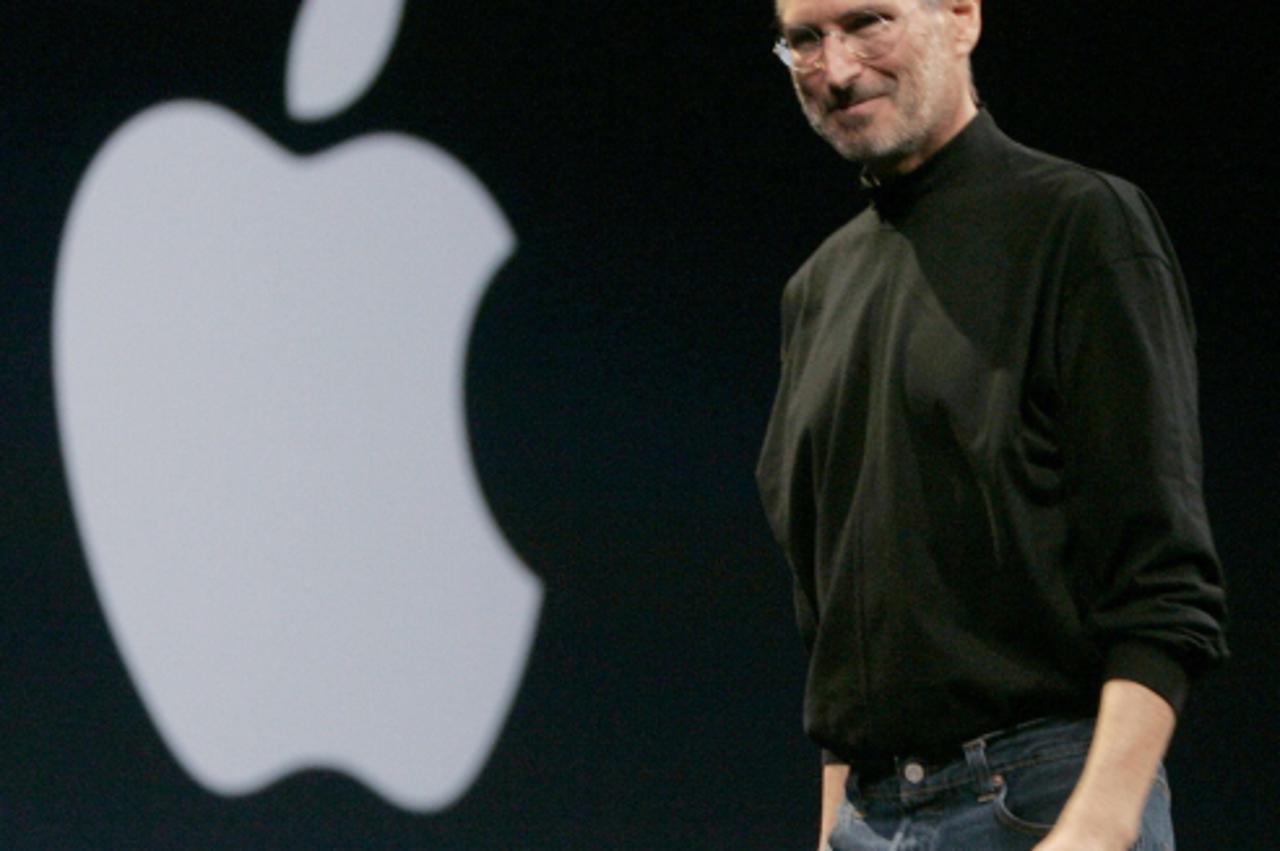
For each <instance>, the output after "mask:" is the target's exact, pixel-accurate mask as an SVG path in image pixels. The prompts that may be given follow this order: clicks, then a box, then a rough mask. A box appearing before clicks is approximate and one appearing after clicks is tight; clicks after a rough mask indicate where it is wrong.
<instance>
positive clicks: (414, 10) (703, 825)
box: [0, 0, 1280, 851]
mask: <svg viewBox="0 0 1280 851" xmlns="http://www.w3.org/2000/svg"><path fill="white" fill-rule="evenodd" d="M1149 6H1152V4H1116V3H1099V2H1081V3H1071V4H1039V3H1000V4H996V3H993V4H991V5H990V6H989V7H988V8H987V9H986V27H987V31H986V33H985V35H984V37H983V43H982V45H981V47H980V48H979V51H978V54H977V56H976V57H975V65H976V68H977V78H978V83H979V87H980V89H981V90H982V94H983V96H984V99H985V100H986V101H987V103H988V104H989V105H990V107H991V109H992V112H993V114H994V115H995V117H996V119H997V121H998V122H999V123H1000V124H1001V126H1002V127H1003V128H1004V129H1005V130H1006V131H1007V132H1008V133H1010V135H1012V136H1014V137H1015V138H1017V139H1019V140H1020V141H1023V142H1025V143H1027V144H1030V145H1032V146H1035V147H1040V148H1044V149H1047V150H1050V151H1052V152H1054V153H1057V154H1060V155H1063V156H1066V157H1068V158H1071V159H1074V160H1077V161H1080V162H1084V163H1086V164H1089V165H1092V166H1096V167H1099V168H1102V169H1105V170H1107V171H1111V172H1114V173H1118V174H1121V175H1123V176H1125V177H1128V178H1130V179H1132V180H1134V181H1135V182H1137V183H1138V184H1139V185H1140V186H1142V187H1143V188H1144V189H1146V190H1147V192H1148V193H1149V194H1150V195H1151V196H1152V198H1153V199H1154V201H1155V203H1156V205H1157V206H1158V207H1159V208H1160V210H1161V213H1162V215H1163V216H1164V219H1165V223H1166V225H1167V226H1168V229H1169V231H1170V232H1171V234H1172V236H1173V238H1174V241H1175V243H1176V244H1177V246H1178V248H1179V252H1180V256H1181V259H1182V261H1183V264H1184V266H1185V267H1186V270H1187V273H1188V277H1189V279H1190V281H1191V287H1192V297H1193V300H1194V303H1195V307H1196V310H1197V315H1198V320H1199V324H1200V358H1201V377H1202V400H1203V427H1204V440H1205V460H1206V477H1207V480H1206V486H1207V498H1208V502H1209V509H1210V513H1211V517H1212V519H1213V521H1214V524H1215V530H1216V534H1217V537H1218V542H1219V548H1220V550H1221V554H1222V556H1223V559H1224V561H1225V563H1226V566H1227V570H1228V576H1229V581H1230V588H1231V591H1232V597H1231V602H1232V605H1233V621H1232V627H1231V630H1232V631H1231V639H1232V644H1233V650H1234V653H1235V658H1234V659H1233V660H1232V662H1231V663H1230V665H1229V666H1228V667H1227V668H1226V669H1224V670H1223V671H1221V672H1219V673H1216V674H1214V675H1212V676H1211V677H1210V679H1209V680H1208V681H1206V682H1205V683H1204V684H1202V685H1201V687H1200V688H1199V689H1198V690H1197V691H1196V693H1195V694H1194V695H1193V698H1192V701H1191V703H1190V706H1189V707H1188V709H1187V710H1186V712H1185V714H1184V717H1183V720H1182V723H1181V728H1180V732H1179V734H1178V737H1177V739H1176V741H1175V744H1174V748H1173V752H1172V754H1171V755H1170V759H1169V765H1170V773H1171V775H1172V779H1173V784H1174V792H1175V811H1176V819H1177V824H1178V829H1179V831H1180V837H1179V838H1180V847H1181V848H1184V849H1191V851H1195V849H1222V848H1232V849H1261V848H1280V832H1278V829H1277V826H1276V820H1275V813H1276V812H1277V811H1278V810H1280V796H1278V795H1277V794H1276V791H1275V790H1276V783H1275V781H1274V772H1275V767H1276V758H1277V756H1280V724H1277V721H1280V680H1278V679H1277V669H1276V665H1275V661H1274V660H1275V659H1276V658H1277V656H1278V655H1280V630H1278V629H1277V628H1276V626H1275V625H1274V621H1273V616H1274V614H1275V613H1276V611H1277V610H1278V604H1280V582H1278V581H1277V579H1276V575H1275V557H1276V553H1277V541H1278V538H1280V536H1278V535H1277V529H1280V499H1278V498H1277V496H1278V493H1277V491H1278V488H1277V485H1278V483H1280V475H1278V473H1277V464H1276V462H1277V459H1278V453H1277V449H1278V448H1280V440H1277V437H1276V430H1275V425H1276V422H1277V415H1278V414H1280V404H1278V403H1277V394H1276V383H1277V382H1276V376H1275V369H1276V366H1277V357H1276V346H1277V342H1276V334H1277V330H1276V328H1277V319H1278V318H1280V317H1278V311H1277V304H1278V301H1280V299H1278V298H1277V294H1276V276H1275V271H1276V269H1277V259H1278V258H1277V245H1278V244H1280V243H1278V242H1277V230H1276V224H1277V222H1276V215H1275V209H1276V202H1277V183H1276V181H1275V168H1274V161H1275V159H1276V156H1275V155H1276V146H1275V144H1274V141H1273V140H1274V135H1273V132H1274V131H1270V130H1269V129H1268V128H1267V127H1266V126H1265V125H1267V124H1268V122H1267V121H1264V120H1263V118H1262V117H1261V116H1269V115H1271V114H1273V113H1274V112H1275V109H1276V107H1277V105H1278V103H1277V102H1278V98H1277V85H1276V83H1277V77H1278V76H1280V75H1277V67H1276V61H1275V58H1274V45H1275V44H1276V43H1277V39H1276V35H1277V33H1276V32H1275V31H1274V28H1272V29H1270V30H1268V29H1267V27H1266V25H1265V24H1264V23H1263V14H1262V12H1263V10H1264V9H1265V8H1266V4H1228V5H1219V6H1210V7H1205V6H1204V4H1193V3H1190V2H1167V3H1160V4H1154V7H1153V8H1148V7H1149ZM3 8H4V10H5V11H3V12H0V16H3V17H2V18H0V24H2V28H0V32H3V37H4V49H3V51H2V52H0V85H3V87H4V89H3V96H2V98H3V99H2V101H0V109H2V112H0V190H2V195H0V210H2V211H3V212H2V214H0V276H2V278H0V445H2V447H3V448H2V450H0V476H2V478H0V847H4V848H6V849H34V848H53V849H78V848H293V847H296V848H384V847H385V848H393V847H395V848H403V847H419V848H459V849H462V848H465V849H477V848H486V849H487V848H521V849H525V848H528V849H541V848H587V847H591V848H636V849H666V848H681V849H683V848H726V849H727V848H734V849H740V848H741V849H745V848H755V849H784V848H807V847H811V846H812V844H813V838H814V830H815V822H816V807H817V782H818V764H817V755H816V753H815V752H814V751H813V749H812V748H811V746H810V745H809V744H808V743H807V742H806V741H805V740H804V738H803V736H802V734H801V733H800V730H799V714H800V690H801V683H802V678H803V657H802V652H801V648H800V645H799V641H798V639H797V638H796V637H795V633H794V627H793V624H792V621H791V612H790V603H789V596H788V595H789V583H788V581H787V578H786V575H785V572H784V571H783V569H782V568H781V566H780V564H779V561H778V559H777V557H776V555H775V553H774V549H773V547H772V544H771V542H770V540H769V538H768V536H767V533H766V531H765V528H764V521H763V517H762V515H761V513H760V510H759V508H758V504H757V501H756V496H755V492H754V485H753V482H752V478H751V471H752V467H753V464H754V457H755V452H756V449H757V446H758V443H759V440H760V438H761V435H762V432H763V426H764V421H765V417H766V415H767V411H768V406H769V402H770V400H771V395H772V390H773V382H774V379H775V377H776V363H777V361H776V353H777V345H778V337H777V312H776V306H777V300H778V296H779V294H780V291H781V286H782V284H783V282H784V281H785V280H786V278H787V276H788V275H789V274H790V272H791V271H792V270H793V269H794V267H795V266H797V265H798V264H799V263H800V262H801V261H802V260H803V258H804V257H805V256H806V255H807V254H808V253H809V252H810V251H811V250H812V249H813V248H814V247H815V246H816V245H817V243H818V242H819V241H820V240H821V239H822V237H823V236H825V235H826V234H827V233H828V232H829V231H830V230H832V229H833V228H834V227H836V226H837V225H839V224H840V223H841V222H843V221H844V220H846V219H847V218H848V217H849V216H850V215H851V214H853V213H854V212H856V211H857V209H858V208H859V207H860V205H861V203H862V202H861V200H860V199H859V197H858V195H857V193H856V191H855V176H856V174H855V171H854V170H853V167H852V166H850V165H848V164H846V163H844V162H842V161H841V160H839V159H838V158H837V157H836V156H835V155H834V154H833V153H831V152H830V151H829V150H828V149H827V148H826V147H825V146H824V144H823V143H822V142H821V141H820V140H818V139H817V138H816V137H813V135H812V134H811V133H810V131H809V130H808V128H807V127H806V126H805V124H804V122H803V120H802V119H801V118H800V115H799V111H798V109H797V108H796V105H795V103H794V99H793V96H792V95H791V92H790V90H789V83H788V81H787V78H786V76H785V73H784V71H783V69H782V68H781V66H779V65H777V63H776V61H775V60H774V59H773V57H771V56H770V55H769V52H768V47H769V42H770V39H771V29H770V26H771V7H770V3H769V0H759V2H758V3H753V4H745V5H742V4H691V5H690V7H688V8H684V7H668V6H663V5H660V4H659V5H655V4H634V3H633V4H625V5H616V6H613V5H608V4H603V3H585V4H584V3H550V2H543V3H515V2H509V1H507V0H491V2H488V3H484V4H464V3H456V2H455V3H443V2H441V3H428V2H415V0H410V2H409V4H408V10H407V12H406V17H405V20H404V24H403V27H402V30H401V32H400V35H399V37H398V42H397V46H396V50H395V52H394V53H393V54H392V56H391V59H390V62H389V64H388V66H387V68H386V69H385V71H384V73H383V75H382V77H381V78H380V79H379V81H378V82H377V84H376V85H375V87H374V88H373V89H372V90H371V91H370V92H369V94H368V95H367V96H366V97H365V98H364V99H363V100H361V101H360V102H359V103H358V104H356V105H355V106H354V107H353V108H352V109H350V110H348V111H346V112H344V113H343V114H341V115H339V116H337V117H336V118H335V119H334V120H332V121H329V122H325V123H321V124H318V125H315V126H300V125H297V124H295V123H292V122H291V121H289V120H288V119H287V117H286V114H285V110H284V103H283V82H282V81H283V75H284V66H285V56H286V50H287V47H288V41H289V35H290V32H291V28H292V24H293V19H294V16H295V13H296V10H297V7H296V4H295V3H293V2H253V3H249V2H211V0H200V2H196V0H166V2H163V3H157V2H142V0H131V1H127V0H99V2H92V0H65V2H56V3H51V2H47V0H9V2H7V3H5V4H4V7H3ZM180 97H196V98H202V99H208V100H214V101H217V102H219V103H222V104H224V105H226V106H227V107H229V108H231V109H233V110H235V111H237V112H238V113H240V114H241V115H243V116H245V117H246V118H247V119H248V120H250V121H252V122H253V123H255V124H256V125H257V126H258V127H260V128H262V129H263V130H264V131H265V132H267V133H268V134H270V135H271V136H273V137H274V138H275V139H276V140H277V141H278V142H280V143H281V144H282V145H284V146H286V147H288V148H290V149H292V150H294V151H295V152H298V153H308V152H313V151H318V150H321V149H324V148H326V147H329V146H332V145H334V144H336V143H338V142H340V141H342V140H345V139H348V138H350V137H352V136H354V135H359V134H363V133H368V132H373V131H378V130H397V131H403V132H407V133H411V134H415V135H419V136H422V137H424V138H427V139H429V140H431V141H432V142H434V143H436V144H438V145H441V146H443V147H444V148H446V149H447V150H449V151H450V152H451V153H453V154H454V155H455V156H457V157H459V158H460V159H461V160H462V161H464V162H465V163H466V164H467V165H468V166H469V167H470V168H471V169H472V170H473V171H474V172H475V173H476V174H477V175H478V176H479V177H480V178H481V180H483V181H484V182H485V183H486V185H487V186H488V187H489V189H490V191H491V192H492V193H493V195H494V196H495V197H496V198H497V200H498V202H499V203H500V205H501V206H502V207H503V209H504V210H505V211H506V213H507V215H508V217H509V219H510V221H511V223H512V225H513V227H514V230H515V232H516V234H517V238H518V241H519V246H518V250H517V253H516V254H515V255H514V256H513V258H512V260H511V261H510V262H509V263H508V264H507V266H506V267H505V268H504V269H503V270H502V272H501V273H500V274H499V276H498V277H497V278H496V279H495V281H494V283H493V285H492V287H491V289H490V291H489V293H488V295H487V296H486V299H485V301H484V303H483V305H482V308H481V311H480V314H479V316H478V320H477V323H476V327H475V331H474V336H473V339H472V348H471V352H470V355H469V365H468V376H467V381H468V384H467V388H468V390H467V393H468V416H469V420H470V425H471V436H472V441H473V447H474V451H475V459H476V463H477V466H478V468H479V471H480V475H481V480H482V482H483V486H484V488H485V491H486V493H487V495H488V497H489V499H490V502H491V505H492V507H493V509H494V511H495V513H496V515H497V517H498V518H499V520H500V522H501V524H502V525H503V527H504V530H505V531H506V533H507V535H508V536H509V538H510V540H511V541H512V542H513V544H514V545H515V546H516V547H517V549H518V550H519V551H520V552H521V554H522V555H523V557H524V558H525V560H526V561H527V562H528V563H529V564H530V565H531V566H532V568H533V569H534V570H535V571H536V572H537V573H538V575H539V576H540V577H541V579H542V581H543V583H544V585H545V588H546V599H545V602H544V608H543V612H542V621H541V624H540V629H539V634H538V638H537V642H536V645H535V647H534V651H533V655H532V657H531V662H530V666H529V670H528V673H527V678H526V682H525V685H524V688H523V690H522V691H521V693H520V696H519V698H518V700H517V703H516V705H515V708H514V710H513V712H512V715H511V718H510V722H509V724H508V725H507V727H506V729H505V731H504V733H503V736H502V738H501V740H500V742H499V744H498V746H497V749H496V750H495V752H494V754H493V757H492V759H491V761H490V764H489V766H488V768H487V770H486V771H485V773H484V774H483V775H482V776H481V779H480V781H479V782H478V783H477V785H476V786H475V787H474V788H473V789H472V791H471V792H470V793H469V794H468V795H467V796H466V797H465V798H464V799H463V800H462V801H461V802H460V803H459V804H458V805H457V806H455V807H454V808H452V809H450V810H448V811H446V812H444V813H440V814H435V815H414V814H410V813H405V812H402V811H398V810H396V809H394V808H392V807H391V806H389V805H387V804H386V803H384V802H382V801H381V800H380V799H378V798H377V797H376V796H374V795H373V794H372V793H371V792H369V791H368V790H366V789H364V788H363V787H361V786H359V785H357V784H356V783H354V782H353V781H351V780H349V779H347V778H345V777H343V776H340V775H337V774H332V773H326V772H321V771H313V772H306V773H303V774H300V775H295V776H293V777H291V778H288V779H286V780H284V781H282V782H280V783H278V784H276V785H274V786H272V787H270V788H269V789H267V790H265V791H263V792H261V793H259V794H255V795H251V796H248V797H246V798H242V799H234V800H229V799H223V798H219V797H217V796H214V795H212V794H209V793H207V792H205V791H204V790H202V789H201V788H200V787H198V786H196V785H195V784H194V783H193V782H192V781H191V780H190V779H189V778H188V777H187V776H186V775H185V774H184V773H183V771H182V770H181V768H180V767H179V766H178V765H177V764H176V763H175V762H174V760H173V759H172V757H171V756H170V755H169V753H168V752H167V750H166V749H165V748H164V746H163V745H162V743H161V742H160V740H159V738H158V736H157V734H156V732H155V730H154V729H153V728H152V726H151V725H150V722H149V720H148V718H147V716H146V714H145V713H144V711H143V709H142V706H141V703H140V702H139V700H138V697H137V695H136V693H135V692H134V690H133V688H132V686H131V685H130V683H129V681H128V679H127V677H126V674H125V672H124V669H123V667H122V663H121V660H120V658H119V656H118V655H117V653H116V650H115V648H114V645H113V643H112V641H111V639H110V637H109V635H108V632H107V629H106V625H105V622H104V620H103V615H102V611H101V609H100V607H99V605H98V603H97V600H96V598H95V595H94V592H93V588H92V586H91V583H90V581H89V575H88V572H87V569H86V566H85V564H84V561H83V557H82V554H81V550H80V546H79V542H78V540H77V536H76V531H75V526H74V521H73V518H72V515H71V512H70V505H69V501H68V496H67V491H66V485H65V481H64V478H63V471H62V469H61V460H60V457H59V450H58V441H57V429H56V423H55V419H54V405H53V389H52V383H51V368H50V328H49V322H50V307H51V298H52V280H53V268H54V262H55V259H56V256H57V249H58V241H59V237H60V234H61V228H62V224H63V220H64V217H65V214H66V211H67V210H68V208H69V205H70V203H71V199H72V197H73V194H74V191H75V188H76V185H77V182H78V180H79V178H80V176H81V174H82V173H83V172H84V170H85V168H86V167H87V166H88V164H89V162H90V161H91V159H92V157H93V155H94V153H95V152H96V150H97V149H98V147H99V146H100V145H101V144H102V142H103V141H104V140H105V139H106V138H107V137H108V136H109V135H110V134H111V133H112V131H113V130H115V129H116V128H117V127H118V126H119V125H120V124H121V123H123V122H124V121H125V120H126V119H128V118H129V117H130V116H132V115H134V114H136V113H137V112H139V111H141V110H142V109H144V108H146V107H148V106H151V105H154V104H156V103H158V102H160V101H164V100H170V99H174V98H180Z"/></svg>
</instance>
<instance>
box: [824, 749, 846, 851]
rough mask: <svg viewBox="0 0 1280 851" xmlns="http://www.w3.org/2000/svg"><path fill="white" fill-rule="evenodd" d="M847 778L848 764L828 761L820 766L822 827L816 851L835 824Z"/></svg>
mask: <svg viewBox="0 0 1280 851" xmlns="http://www.w3.org/2000/svg"><path fill="white" fill-rule="evenodd" d="M847 779H849V766H848V765H846V764H844V763H840V762H829V763H827V764H826V765H824V766H822V827H821V829H820V831H819V833H818V851H822V849H823V848H824V847H825V846H826V844H827V837H828V836H830V835H831V831H832V829H833V828H834V827H835V826H836V816H837V815H839V813H840V805H841V804H843V803H844V799H845V792H844V784H845V781H846V780H847Z"/></svg>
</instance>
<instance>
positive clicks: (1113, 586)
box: [1059, 199, 1226, 710]
mask: <svg viewBox="0 0 1280 851" xmlns="http://www.w3.org/2000/svg"><path fill="white" fill-rule="evenodd" d="M1143 201H1145V199H1143ZM1138 212H1140V213H1145V214H1146V215H1144V216H1140V217H1139V224H1140V225H1142V226H1143V229H1144V230H1145V231H1146V234H1145V235H1149V236H1150V237H1151V238H1152V239H1151V245H1152V247H1153V248H1155V249H1158V250H1150V251H1141V252H1139V253H1135V254H1133V255H1132V256H1129V257H1123V258H1120V259H1117V260H1113V261H1110V262H1107V263H1105V264H1103V265H1101V266H1099V267H1097V268H1095V269H1093V270H1092V271H1091V272H1090V273H1089V274H1087V275H1085V276H1084V279H1083V280H1081V281H1078V282H1077V286H1076V287H1075V288H1074V289H1073V290H1072V292H1071V293H1070V295H1069V296H1068V299H1069V300H1068V301H1067V302H1065V303H1064V306H1063V310H1062V317H1061V323H1060V331H1061V334H1060V337H1059V341H1060V342H1059V357H1060V380H1061V385H1060V386H1061V389H1062V405H1063V407H1062V411H1061V422H1062V423H1063V431H1064V440H1063V445H1064V460H1065V465H1066V467H1065V469H1066V486H1067V499H1068V511H1069V513H1070V515H1071V517H1072V522H1071V528H1072V529H1073V530H1074V534H1073V537H1072V538H1071V539H1070V540H1069V541H1068V553H1067V560H1068V563H1069V564H1071V565H1073V567H1074V569H1075V575H1076V578H1077V582H1078V586H1077V589H1076V591H1077V597H1078V601H1079V604H1080V605H1081V608H1082V610H1083V611H1082V615H1083V619H1084V622H1085V627H1086V630H1087V631H1088V632H1089V634H1090V635H1091V636H1092V637H1093V639H1094V640H1095V641H1096V642H1098V644H1099V646H1100V649H1101V650H1102V652H1103V654H1104V659H1105V662H1104V677H1106V678H1124V679H1132V680H1135V681H1137V682H1140V683H1142V684H1144V685H1146V686H1148V687H1149V688H1151V689H1152V690H1153V691H1155V692H1157V693H1158V694H1160V695H1161V696H1162V697H1164V698H1165V699H1166V700H1167V701H1168V702H1169V703H1170V704H1171V705H1172V706H1173V707H1174V708H1175V710H1177V709H1180V708H1181V706H1182V703H1183V700H1184V698H1185V695H1186V690H1187V683H1188V680H1189V678H1190V677H1192V676H1194V675H1195V674H1196V673H1197V672H1199V671H1201V670H1203V669H1204V668H1207V667H1209V666H1211V665H1213V664H1214V663H1216V662H1217V661H1219V660H1220V659H1222V658H1223V657H1224V656H1225V655H1226V645H1225V642H1224V639H1223V624H1224V622H1225V617H1226V611H1225V602H1224V597H1225V595H1224V593H1223V577H1222V569H1221V566H1220V564H1219V562H1218V558H1217V555H1216V553H1215V551H1214V546H1213V542H1212V538H1211V535H1210V532H1209V524H1208V520H1207V517H1206V513H1205V507H1204V500H1203V496H1202V489H1201V451H1200V434H1199V426H1198V404H1197V380H1196V366H1195V355H1194V336H1195V332H1194V326H1193V324H1192V320H1191V316H1190V311H1189V307H1188V299H1187V294H1186V288H1185V285H1184V282H1183V280H1182V277H1181V274H1180V271H1179V269H1178V267H1177V261H1176V259H1175V258H1174V257H1173V254H1172V249H1171V248H1170V247H1168V246H1167V239H1166V238H1165V237H1164V233H1163V229H1162V228H1161V227H1160V225H1159V221H1158V219H1156V218H1155V217H1154V212H1153V211H1150V210H1149V208H1147V207H1146V205H1145V204H1143V205H1142V206H1140V207H1138ZM1143 241H1146V240H1143Z"/></svg>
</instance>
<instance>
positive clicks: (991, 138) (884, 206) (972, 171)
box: [861, 109, 1004, 215]
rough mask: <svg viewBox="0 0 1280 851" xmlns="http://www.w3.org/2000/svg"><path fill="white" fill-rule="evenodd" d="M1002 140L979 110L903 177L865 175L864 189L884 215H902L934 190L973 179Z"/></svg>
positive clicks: (982, 111) (995, 127) (985, 115)
mask: <svg viewBox="0 0 1280 851" xmlns="http://www.w3.org/2000/svg"><path fill="white" fill-rule="evenodd" d="M1003 138H1004V134H1003V133H1001V132H1000V128H999V127H997V126H996V122H995V120H994V119H993V118H992V117H991V114H990V113H989V112H987V110H986V109H979V110H978V114H977V115H976V116H974V118H973V120H972V121H970V122H969V123H968V124H966V125H965V127H964V129H963V130H961V131H960V132H959V133H957V134H956V135H955V137H954V138H952V139H951V140H950V141H949V142H947V144H945V145H943V146H942V147H941V148H940V149H939V150H938V151H937V153H935V154H934V155H933V156H931V157H929V159H927V160H925V161H924V162H923V163H921V164H920V166H919V167H918V168H915V169H912V170H911V171H909V172H907V173H906V174H902V175H896V176H894V177H891V178H888V179H885V180H880V179H877V178H875V177H872V176H871V175H869V174H867V172H866V171H865V170H864V171H863V173H862V177H861V182H862V186H863V188H865V189H866V190H867V191H868V192H869V193H870V195H871V203H872V204H873V205H875V207H876V209H877V210H879V211H880V212H881V213H882V214H884V215H893V214H899V213H904V212H906V211H907V210H909V209H910V208H911V207H912V206H914V205H915V203H916V202H917V201H918V200H920V199H921V198H923V197H924V196H926V195H928V194H929V193H930V192H932V191H933V190H934V189H937V188H938V187H940V186H945V185H947V184H950V183H955V182H957V181H959V180H961V179H964V178H965V177H968V176H976V172H977V171H978V169H976V168H975V166H977V165H978V164H979V163H980V162H981V161H982V160H983V159H984V155H985V154H986V153H988V152H990V151H991V150H992V149H993V148H994V147H996V145H997V144H998V142H999V141H1000V140H1001V139H1003Z"/></svg>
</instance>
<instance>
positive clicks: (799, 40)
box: [787, 29, 822, 50]
mask: <svg viewBox="0 0 1280 851" xmlns="http://www.w3.org/2000/svg"><path fill="white" fill-rule="evenodd" d="M821 41H822V36H820V35H818V33H816V32H814V31H813V30H810V29H800V30H790V31H788V32H787V46H788V47H790V48H791V49H792V50H805V49H810V50H811V49H813V48H814V47H815V46H816V45H818V44H819V43H821Z"/></svg>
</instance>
